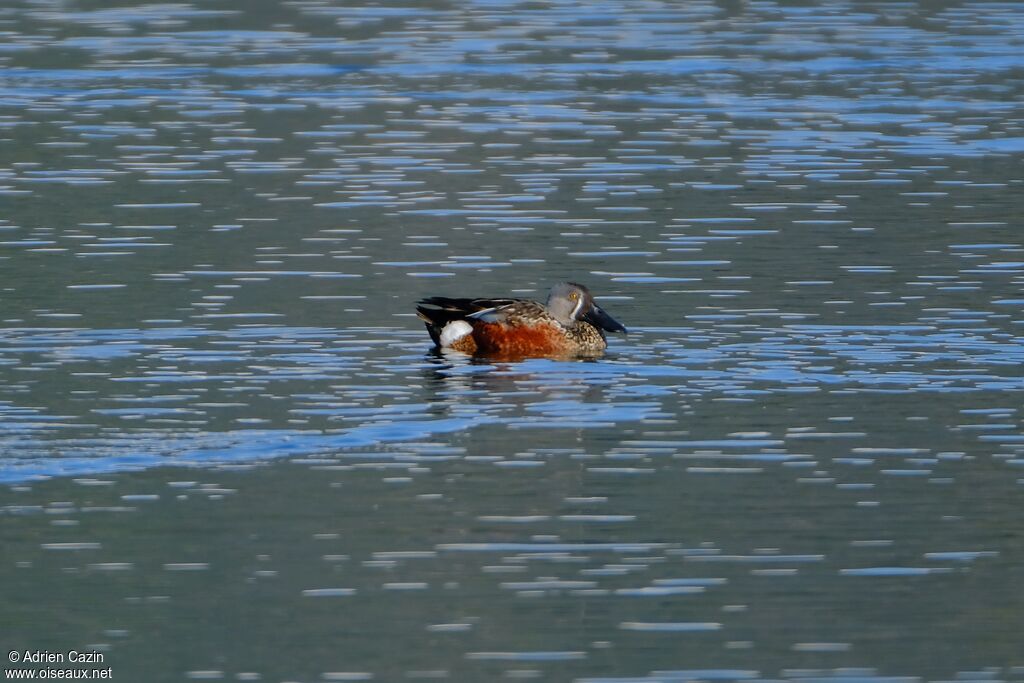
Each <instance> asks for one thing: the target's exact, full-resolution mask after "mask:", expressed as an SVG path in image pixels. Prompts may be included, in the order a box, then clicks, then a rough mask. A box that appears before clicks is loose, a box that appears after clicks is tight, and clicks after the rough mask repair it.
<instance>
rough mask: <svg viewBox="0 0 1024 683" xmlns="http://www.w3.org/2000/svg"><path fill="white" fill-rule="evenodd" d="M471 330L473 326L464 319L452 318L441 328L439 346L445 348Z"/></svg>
mask: <svg viewBox="0 0 1024 683" xmlns="http://www.w3.org/2000/svg"><path fill="white" fill-rule="evenodd" d="M472 332H473V326H472V325H470V324H469V323H467V322H466V321H465V320H453V321H451V322H450V323H448V324H447V325H445V326H444V329H443V330H441V337H440V340H439V341H440V342H441V348H446V347H449V346H451V345H452V344H454V343H455V342H457V341H458V340H460V339H462V338H463V337H465V336H466V335H467V334H471V333H472Z"/></svg>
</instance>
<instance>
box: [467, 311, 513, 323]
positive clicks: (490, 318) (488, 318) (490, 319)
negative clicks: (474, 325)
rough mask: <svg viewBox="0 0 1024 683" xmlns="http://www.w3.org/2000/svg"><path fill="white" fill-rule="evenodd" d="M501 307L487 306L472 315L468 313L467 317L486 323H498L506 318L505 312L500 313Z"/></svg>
mask: <svg viewBox="0 0 1024 683" xmlns="http://www.w3.org/2000/svg"><path fill="white" fill-rule="evenodd" d="M499 310H500V309H499V308H497V307H495V308H485V309H484V310H482V311H477V312H476V313H473V314H471V315H467V316H466V317H467V318H473V319H474V320H479V321H481V322H485V323H498V322H501V321H502V320H504V319H505V316H504V314H503V313H499Z"/></svg>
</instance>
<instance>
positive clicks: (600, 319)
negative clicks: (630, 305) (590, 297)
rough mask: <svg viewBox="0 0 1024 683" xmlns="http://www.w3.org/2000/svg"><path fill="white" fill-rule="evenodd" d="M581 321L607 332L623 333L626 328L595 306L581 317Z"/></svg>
mask: <svg viewBox="0 0 1024 683" xmlns="http://www.w3.org/2000/svg"><path fill="white" fill-rule="evenodd" d="M583 319H584V320H586V321H587V322H588V323H590V324H591V325H593V326H594V327H599V328H601V329H602V330H605V331H607V332H625V331H626V328H625V327H623V326H622V324H621V323H620V322H619V321H618V320H616V319H615V318H613V317H611V316H610V315H608V314H607V313H605V312H604V310H603V309H601V307H600V306H597V305H596V304H595V305H594V306H592V307H591V308H590V310H589V311H587V313H586V314H585V315H584V316H583Z"/></svg>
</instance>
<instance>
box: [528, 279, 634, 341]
mask: <svg viewBox="0 0 1024 683" xmlns="http://www.w3.org/2000/svg"><path fill="white" fill-rule="evenodd" d="M547 309H548V312H549V313H551V315H552V316H553V317H554V318H555V320H557V321H558V322H560V323H562V324H563V325H565V326H566V327H570V326H572V325H573V324H575V323H576V321H577V320H583V321H585V322H588V323H590V324H591V325H593V326H594V327H596V328H598V329H600V330H606V331H608V332H625V331H626V328H625V327H623V326H622V325H621V324H620V323H619V322H618V321H617V320H615V318H613V317H611V316H610V315H608V314H607V313H605V312H604V310H603V309H602V308H601V307H600V306H598V305H597V302H595V301H594V297H593V296H592V295H591V294H590V290H589V289H587V288H586V287H584V286H583V285H578V284H576V283H575V282H559V283H558V284H557V285H555V286H554V287H552V288H551V293H550V294H549V295H548V302H547Z"/></svg>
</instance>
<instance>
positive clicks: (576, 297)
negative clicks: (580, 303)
mask: <svg viewBox="0 0 1024 683" xmlns="http://www.w3.org/2000/svg"><path fill="white" fill-rule="evenodd" d="M569 298H570V299H572V300H573V301H576V300H577V299H579V298H580V295H579V294H577V293H576V292H573V293H572V294H570V295H569Z"/></svg>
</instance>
